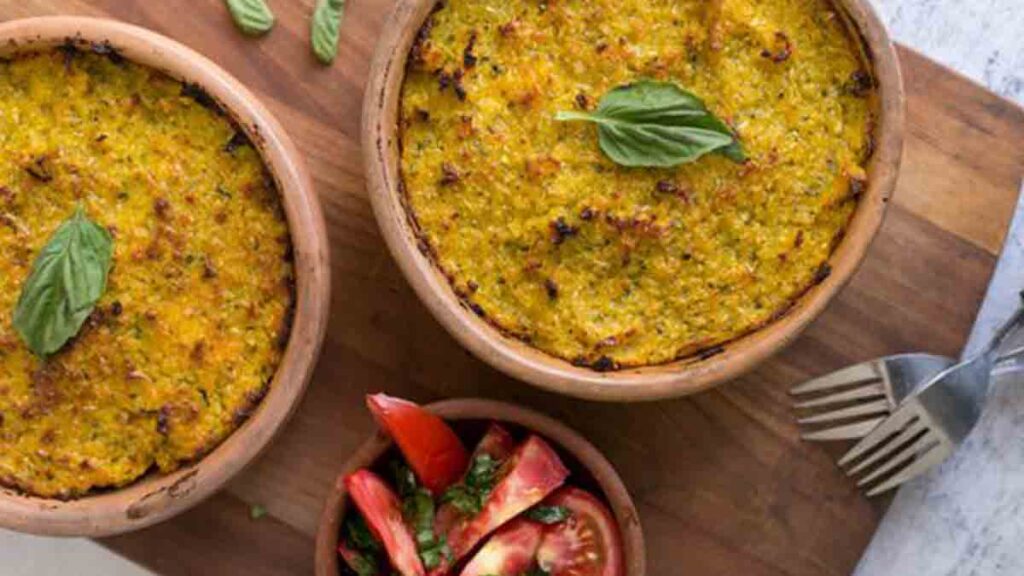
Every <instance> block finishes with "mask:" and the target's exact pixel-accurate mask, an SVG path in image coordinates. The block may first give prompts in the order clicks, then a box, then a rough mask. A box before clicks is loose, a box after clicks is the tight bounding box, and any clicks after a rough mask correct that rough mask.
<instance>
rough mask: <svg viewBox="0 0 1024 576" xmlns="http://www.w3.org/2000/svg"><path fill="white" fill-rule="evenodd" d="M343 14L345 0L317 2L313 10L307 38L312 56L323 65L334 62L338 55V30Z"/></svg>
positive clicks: (322, 0) (319, 0)
mask: <svg viewBox="0 0 1024 576" xmlns="http://www.w3.org/2000/svg"><path fill="white" fill-rule="evenodd" d="M344 13H345V0H317V3H316V8H314V9H313V20H312V23H311V25H310V31H309V38H310V43H311V45H312V46H313V54H315V55H316V57H317V59H318V60H320V62H322V63H324V64H330V63H332V62H334V58H335V57H337V55H338V36H339V34H338V30H339V29H340V28H341V17H342V16H343V15H344Z"/></svg>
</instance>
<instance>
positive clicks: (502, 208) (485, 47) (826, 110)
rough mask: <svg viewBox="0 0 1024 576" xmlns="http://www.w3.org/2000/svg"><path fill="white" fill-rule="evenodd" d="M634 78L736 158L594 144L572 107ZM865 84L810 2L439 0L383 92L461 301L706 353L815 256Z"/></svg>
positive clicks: (856, 131) (567, 354)
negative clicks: (674, 159)
mask: <svg viewBox="0 0 1024 576" xmlns="http://www.w3.org/2000/svg"><path fill="white" fill-rule="evenodd" d="M642 79H651V80H657V81H666V82H672V83H675V84H676V85H678V86H680V87H682V88H685V89H686V90H689V91H691V92H692V93H694V94H696V95H697V96H699V97H700V98H701V99H703V101H704V102H705V103H706V105H707V107H708V109H709V110H710V111H711V112H713V113H714V114H715V115H717V117H718V118H721V119H723V120H724V121H725V122H726V124H727V125H728V126H729V127H730V129H731V130H732V131H733V132H734V133H735V135H736V138H737V139H738V141H739V143H740V144H741V145H742V147H743V149H744V151H745V153H746V156H747V160H746V161H745V162H736V161H734V160H730V159H729V158H726V157H725V156H723V155H709V156H705V157H703V158H701V159H700V160H699V161H696V162H693V163H689V164H684V165H681V166H678V167H675V168H627V167H623V166H620V165H618V164H616V163H614V162H613V161H612V160H610V159H609V158H608V157H607V156H605V155H604V154H603V153H602V150H601V149H600V148H599V145H598V138H597V136H596V134H595V128H594V127H593V126H592V125H590V124H587V123H567V122H558V121H556V120H555V115H556V113H558V112H559V111H567V110H576V111H593V110H594V109H595V108H596V106H597V104H598V102H599V101H600V99H601V97H602V95H604V94H606V93H608V92H609V91H610V90H612V89H614V88H616V87H620V86H625V85H629V84H630V83H634V82H637V81H639V80H642ZM874 93H875V82H874V79H873V76H872V71H871V69H870V67H868V66H867V64H866V61H865V58H864V56H863V53H862V49H861V46H860V42H859V40H858V39H856V38H854V37H853V35H852V34H851V33H850V31H849V29H848V25H847V23H846V21H845V17H844V16H843V15H842V14H841V13H840V12H838V11H837V10H836V9H835V8H834V7H833V6H832V5H831V4H829V3H828V2H827V1H826V0H547V1H537V0H446V1H445V2H443V3H441V4H439V5H438V7H437V9H436V10H435V11H434V12H433V13H432V15H431V16H430V17H429V18H428V20H427V22H426V23H425V24H424V26H423V27H422V28H421V30H420V31H419V34H418V36H417V38H416V40H415V42H414V44H413V47H412V50H411V52H410V54H409V60H408V65H407V72H406V78H405V80H404V85H403V90H402V99H401V107H400V112H401V119H400V127H399V129H400V146H401V160H400V162H401V172H402V180H403V182H402V186H403V194H404V196H405V202H406V205H407V208H408V211H409V214H410V218H411V219H412V220H413V221H414V223H415V225H416V227H417V229H418V231H419V234H420V236H421V249H422V250H423V251H424V252H425V253H427V254H428V255H429V257H431V258H432V259H434V261H435V263H436V265H437V266H439V268H440V269H441V270H442V271H443V272H444V274H445V275H446V276H447V277H448V278H449V280H450V282H451V284H452V286H453V288H454V290H455V291H456V292H457V293H458V294H459V296H460V297H461V298H462V299H463V300H464V301H465V303H466V304H467V306H468V307H469V308H471V309H472V310H473V311H474V312H476V313H477V314H479V315H481V316H483V317H485V318H486V319H487V320H488V321H489V322H491V323H492V324H493V325H495V326H497V327H498V328H500V329H501V330H503V331H504V332H506V333H507V334H509V335H512V336H515V337H517V338H520V339H522V340H524V341H526V342H528V343H530V344H532V345H533V346H535V347H537V348H539V349H541V350H543V351H545V352H547V353H549V354H552V355H554V356H558V357H561V358H564V359H566V360H569V361H572V362H574V363H576V364H577V365H582V366H590V367H593V368H595V369H599V370H608V369H616V368H620V367H628V366H642V365H651V364H658V363H664V362H668V361H672V360H674V359H678V358H682V357H687V356H690V355H694V354H697V355H707V354H713V353H714V352H715V351H716V350H719V349H720V346H721V345H722V344H723V343H726V342H728V341H730V340H733V339H735V338H738V337H740V336H742V335H744V334H747V333H749V332H751V331H752V330H755V329H757V328H758V327H760V326H763V325H765V324H766V323H769V322H771V321H772V320H773V319H775V318H778V317H779V316H780V315H782V314H784V313H785V312H786V310H787V309H788V308H789V307H790V306H791V305H792V304H793V303H794V301H795V300H797V299H798V298H799V297H800V296H801V295H802V294H803V293H804V292H805V291H806V290H808V289H809V288H810V287H811V286H813V285H814V284H815V283H816V282H820V281H821V280H822V279H823V278H825V277H826V276H827V275H828V273H829V267H828V264H827V262H828V259H829V256H830V255H831V253H832V251H833V249H834V248H835V247H836V245H837V243H838V242H839V240H840V239H841V238H842V236H843V233H844V230H845V229H846V227H847V225H848V222H849V220H850V218H851V216H852V214H853V213H854V210H855V208H856V205H857V200H858V197H859V195H860V193H861V192H862V191H863V190H864V187H865V185H866V181H865V180H866V172H865V166H866V163H867V161H868V158H869V157H870V155H871V153H872V110H873V106H874V104H873V102H874V100H875V94H874Z"/></svg>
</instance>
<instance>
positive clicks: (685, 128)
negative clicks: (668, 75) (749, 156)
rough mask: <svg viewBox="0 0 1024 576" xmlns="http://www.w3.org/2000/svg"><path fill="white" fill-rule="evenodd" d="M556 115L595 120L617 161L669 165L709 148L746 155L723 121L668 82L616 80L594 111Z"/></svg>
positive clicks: (694, 157) (729, 154) (607, 150)
mask: <svg viewBox="0 0 1024 576" xmlns="http://www.w3.org/2000/svg"><path fill="white" fill-rule="evenodd" d="M555 120H559V121H572V120H580V121H586V122H593V123H595V124H597V131H598V140H599V144H600V146H601V150H603V151H604V153H605V154H607V155H608V157H609V158H611V159H612V160H613V161H614V162H615V163H616V164H620V165H622V166H629V167H654V168H671V167H674V166H678V165H680V164H685V163H687V162H693V161H695V160H697V159H698V158H700V157H701V156H704V155H705V154H709V153H711V152H718V153H720V154H723V155H724V156H726V157H728V158H729V159H731V160H733V161H735V162H743V161H745V160H746V155H745V154H744V152H743V148H742V147H741V146H740V144H739V141H738V140H736V137H735V136H734V135H733V133H732V131H731V130H730V129H729V127H728V126H726V125H725V122H722V121H721V120H720V119H718V118H717V117H716V116H715V115H714V114H712V113H711V112H710V111H709V110H708V109H707V107H706V106H705V105H704V102H703V101H702V100H701V99H700V98H698V97H697V96H695V95H694V94H692V93H690V92H688V91H686V90H683V89H682V88H680V87H678V86H676V85H675V84H672V83H671V82H656V81H653V80H642V81H640V82H635V83H633V84H627V85H625V86H620V87H618V88H615V89H614V90H611V91H610V92H608V93H607V94H605V95H604V97H603V98H601V101H600V102H599V103H598V106H597V109H596V110H595V111H594V112H576V111H571V112H558V113H557V114H555Z"/></svg>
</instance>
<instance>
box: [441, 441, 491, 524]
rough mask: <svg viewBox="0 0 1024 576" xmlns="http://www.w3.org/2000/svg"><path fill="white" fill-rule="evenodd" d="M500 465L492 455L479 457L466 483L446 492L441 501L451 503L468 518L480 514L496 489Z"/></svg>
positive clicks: (472, 466)
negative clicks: (495, 484) (496, 478)
mask: <svg viewBox="0 0 1024 576" xmlns="http://www.w3.org/2000/svg"><path fill="white" fill-rule="evenodd" d="M499 464H500V463H499V462H498V461H497V460H495V459H494V458H492V457H491V455H490V454H481V455H479V456H477V457H476V458H474V459H473V463H472V465H471V466H470V469H469V472H468V473H467V474H466V479H465V481H463V482H461V483H459V484H455V485H454V486H452V487H450V488H448V490H445V493H444V495H443V496H441V501H442V502H450V503H451V504H452V506H455V508H456V509H457V510H458V511H459V512H461V513H463V514H465V515H467V516H472V515H474V514H477V513H479V512H480V510H482V509H483V506H484V502H485V501H486V500H487V497H488V496H490V494H491V490H493V489H494V483H495V476H496V474H497V471H498V466H499Z"/></svg>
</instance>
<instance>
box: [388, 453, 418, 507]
mask: <svg viewBox="0 0 1024 576" xmlns="http://www.w3.org/2000/svg"><path fill="white" fill-rule="evenodd" d="M391 475H392V476H394V478H395V487H397V488H398V495H399V496H401V497H402V498H406V497H408V496H410V495H411V494H413V493H415V492H416V488H417V483H416V475H415V474H413V472H412V469H411V468H409V467H408V466H407V465H406V464H405V463H404V462H402V461H400V460H392V461H391Z"/></svg>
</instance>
